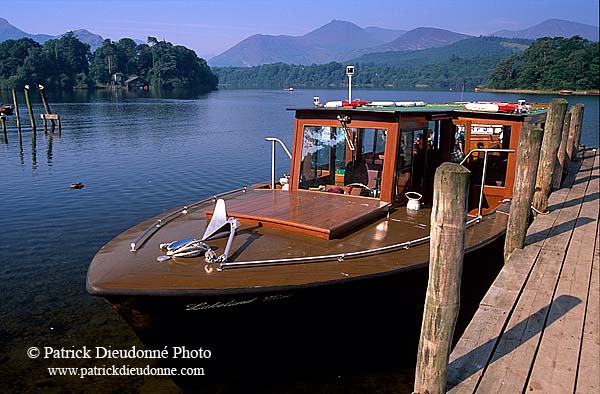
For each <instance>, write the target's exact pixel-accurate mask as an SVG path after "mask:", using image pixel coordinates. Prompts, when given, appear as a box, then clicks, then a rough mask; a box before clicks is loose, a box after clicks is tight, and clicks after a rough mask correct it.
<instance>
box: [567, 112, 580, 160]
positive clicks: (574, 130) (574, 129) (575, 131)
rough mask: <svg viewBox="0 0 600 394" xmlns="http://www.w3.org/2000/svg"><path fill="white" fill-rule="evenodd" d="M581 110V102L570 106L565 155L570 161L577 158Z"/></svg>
mask: <svg viewBox="0 0 600 394" xmlns="http://www.w3.org/2000/svg"><path fill="white" fill-rule="evenodd" d="M583 110H584V105H583V104H575V105H574V106H573V108H571V125H570V126H569V138H568V140H567V157H568V158H569V160H571V161H575V160H577V150H578V149H579V142H580V141H581V127H582V124H583Z"/></svg>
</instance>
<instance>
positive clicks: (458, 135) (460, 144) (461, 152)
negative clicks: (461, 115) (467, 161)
mask: <svg viewBox="0 0 600 394" xmlns="http://www.w3.org/2000/svg"><path fill="white" fill-rule="evenodd" d="M466 130H467V127H466V126H465V125H462V124H459V125H455V126H454V133H453V134H452V141H451V144H450V160H452V161H453V162H455V163H460V162H461V161H462V160H463V159H464V158H465V134H466Z"/></svg>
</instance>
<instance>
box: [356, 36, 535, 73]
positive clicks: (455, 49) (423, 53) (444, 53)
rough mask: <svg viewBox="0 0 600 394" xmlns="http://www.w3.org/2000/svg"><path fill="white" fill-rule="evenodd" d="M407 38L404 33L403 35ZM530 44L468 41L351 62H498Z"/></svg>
mask: <svg viewBox="0 0 600 394" xmlns="http://www.w3.org/2000/svg"><path fill="white" fill-rule="evenodd" d="M407 34H408V33H407ZM530 43H531V40H525V39H509V38H503V37H471V38H466V39H463V40H460V41H457V42H455V43H453V44H450V45H445V46H439V47H435V48H428V49H423V50H410V51H386V52H376V53H369V54H366V55H363V56H360V57H358V58H355V59H353V60H351V62H353V63H356V64H370V65H375V64H377V65H388V66H397V67H414V66H423V65H427V64H436V63H443V62H447V61H450V60H451V59H452V58H453V57H454V58H462V59H470V58H484V57H486V58H489V57H492V58H496V59H497V60H500V59H502V58H505V57H507V56H510V55H513V54H520V53H522V52H523V51H525V50H526V49H527V48H528V47H529V44H530Z"/></svg>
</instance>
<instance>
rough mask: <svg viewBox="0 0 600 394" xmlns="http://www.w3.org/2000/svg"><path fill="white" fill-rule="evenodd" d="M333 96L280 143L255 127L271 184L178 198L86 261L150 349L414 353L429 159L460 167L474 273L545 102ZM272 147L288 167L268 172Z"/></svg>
mask: <svg viewBox="0 0 600 394" xmlns="http://www.w3.org/2000/svg"><path fill="white" fill-rule="evenodd" d="M338 103H339V105H333V104H332V105H321V104H320V103H319V102H318V99H317V98H315V106H313V107H308V108H297V109H294V111H295V121H294V136H293V146H292V149H291V151H289V150H288V149H287V148H286V147H285V145H283V143H282V142H281V141H280V140H278V139H277V138H267V140H268V141H269V142H270V143H272V149H273V156H272V166H273V167H272V168H273V172H272V176H271V180H270V182H269V181H268V182H265V183H260V184H255V185H251V186H247V187H243V188H240V189H237V190H232V191H230V192H228V193H224V194H222V195H218V196H214V197H210V198H206V199H204V200H200V201H197V202H194V203H191V204H188V205H185V206H182V207H180V208H177V209H174V210H172V211H170V212H168V213H167V214H165V215H161V216H160V217H155V218H151V219H149V220H147V221H146V222H143V223H140V224H139V225H137V226H135V227H133V228H131V229H129V230H127V231H125V232H123V233H122V234H120V235H118V236H117V237H116V238H114V239H113V240H111V241H110V242H108V243H107V244H106V245H105V246H103V247H102V249H101V250H100V251H99V252H98V253H97V254H96V256H95V257H94V258H93V260H92V262H91V265H90V267H89V271H88V276H87V289H88V291H89V292H90V293H91V294H93V295H97V296H101V297H104V298H105V299H106V300H107V301H108V302H109V303H110V304H111V305H112V306H113V307H114V308H115V309H116V310H117V311H118V313H119V314H120V315H121V317H122V318H123V319H124V320H125V321H126V322H127V323H128V324H129V325H130V326H131V327H132V329H133V330H134V331H135V333H136V334H137V335H138V336H139V337H140V339H141V340H142V342H143V343H144V344H145V345H146V346H147V347H149V348H161V349H162V348H163V346H169V345H178V346H181V345H185V346H188V347H190V348H191V347H195V348H199V347H203V348H205V349H206V348H208V349H210V350H211V353H212V357H211V359H210V360H202V361H203V362H204V363H205V364H204V366H206V367H207V368H209V367H211V366H212V365H219V366H220V367H219V368H214V369H218V371H219V372H220V373H222V374H228V373H230V372H232V371H233V370H236V369H246V368H249V367H252V368H255V369H261V368H265V369H269V370H270V368H272V367H274V366H275V367H278V368H280V369H283V370H286V368H287V369H292V367H291V364H290V361H289V360H290V359H293V360H295V361H298V360H303V361H302V363H301V364H302V366H303V367H309V366H314V365H320V364H327V363H329V360H330V356H332V357H333V355H335V356H336V357H337V359H338V360H339V359H341V360H343V361H344V362H347V363H354V362H356V361H357V360H361V361H365V360H366V361H367V362H371V363H372V362H374V361H375V360H377V361H382V360H384V359H385V358H386V356H392V357H393V356H394V355H395V354H398V352H408V351H410V352H413V354H414V351H413V349H414V348H416V341H417V339H418V333H419V328H420V324H421V315H420V313H421V311H422V308H423V302H424V298H425V286H426V281H427V266H428V261H429V243H428V240H429V220H430V214H431V202H432V196H433V191H432V187H433V186H432V184H433V175H434V172H435V169H436V168H437V167H438V166H439V165H440V164H441V163H443V162H446V161H454V162H458V163H461V164H462V165H464V166H466V167H467V168H469V169H470V170H471V184H470V190H471V191H470V195H469V203H470V207H469V209H470V212H469V216H468V226H467V230H466V252H465V256H466V257H465V275H466V276H469V275H470V277H471V278H472V280H471V282H469V281H468V280H465V282H463V284H464V286H465V288H467V290H468V288H469V286H476V285H477V282H478V281H480V280H481V277H482V275H483V272H485V270H486V265H487V260H486V256H487V255H488V253H489V252H488V251H486V248H485V247H486V246H488V245H490V244H492V243H494V242H496V243H498V240H499V239H501V238H502V237H503V234H504V232H505V228H506V223H507V219H508V217H507V212H508V205H509V199H510V197H511V193H512V189H513V183H514V178H515V161H516V153H515V152H516V149H517V146H518V141H519V135H520V133H521V131H522V130H523V128H524V126H525V125H527V124H534V123H535V124H540V125H541V124H543V123H544V122H545V118H546V112H547V110H546V109H545V108H542V107H536V106H528V108H527V110H526V111H525V110H524V111H522V112H519V111H516V112H515V111H512V112H497V111H490V112H486V111H482V110H477V111H473V110H468V109H466V108H465V105H464V103H462V104H459V103H456V104H452V103H451V104H425V103H423V102H414V104H411V105H407V104H406V102H401V103H400V105H396V104H395V102H389V103H388V102H385V105H382V104H381V102H378V103H376V104H375V105H370V104H369V103H368V102H363V103H361V104H360V105H356V106H354V105H352V106H348V105H347V104H346V105H343V104H342V103H341V102H338ZM392 103H394V105H392ZM279 144H280V145H282V146H283V148H285V152H286V153H287V154H288V155H289V157H290V172H289V174H290V175H289V176H284V177H282V178H281V179H279V180H277V179H275V178H276V177H275V171H274V168H275V149H280V148H279ZM284 360H285V361H284ZM187 361H189V360H187ZM213 363H214V364H213ZM186 365H188V364H186ZM336 365H338V364H336ZM214 369H213V370H210V371H208V372H207V375H212V374H214V373H216V372H215V371H214Z"/></svg>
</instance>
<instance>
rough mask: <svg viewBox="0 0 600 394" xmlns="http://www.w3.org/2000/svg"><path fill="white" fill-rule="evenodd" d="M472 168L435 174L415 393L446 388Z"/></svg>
mask: <svg viewBox="0 0 600 394" xmlns="http://www.w3.org/2000/svg"><path fill="white" fill-rule="evenodd" d="M469 178H470V172H469V170H467V169H466V168H464V167H463V166H461V165H459V164H456V163H444V164H442V165H441V166H440V167H438V169H437V170H436V172H435V178H434V195H433V207H432V210H431V240H430V247H429V250H430V257H429V283H428V285H427V295H426V299H425V310H424V312H423V323H422V326H421V339H420V341H419V350H418V354H417V366H416V371H415V386H414V393H418V394H425V393H429V394H442V393H445V392H446V370H447V367H448V356H449V354H450V347H451V345H452V337H453V334H454V327H455V325H456V319H457V317H458V310H459V307H460V281H461V274H462V264H463V257H464V245H465V228H466V217H467V202H468V201H467V193H468V188H469Z"/></svg>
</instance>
